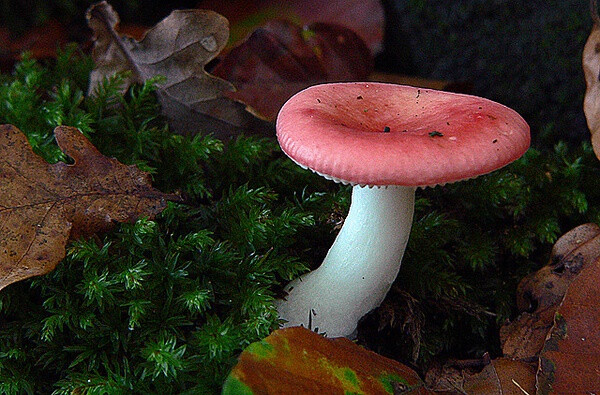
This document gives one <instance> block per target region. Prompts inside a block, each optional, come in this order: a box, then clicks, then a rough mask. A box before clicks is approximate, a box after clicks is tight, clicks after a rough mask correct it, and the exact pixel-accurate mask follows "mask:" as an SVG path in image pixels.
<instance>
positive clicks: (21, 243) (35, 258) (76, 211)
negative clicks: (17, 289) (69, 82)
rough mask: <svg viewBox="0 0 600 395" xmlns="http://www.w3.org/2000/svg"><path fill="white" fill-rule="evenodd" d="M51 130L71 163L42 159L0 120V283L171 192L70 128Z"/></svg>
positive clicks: (38, 270) (153, 208) (152, 206)
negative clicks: (161, 190)
mask: <svg viewBox="0 0 600 395" xmlns="http://www.w3.org/2000/svg"><path fill="white" fill-rule="evenodd" d="M54 134H55V137H56V141H57V143H58V145H59V146H60V148H61V149H62V150H63V152H64V153H65V154H66V155H68V156H70V157H71V158H72V159H73V160H74V162H75V163H74V164H72V165H68V164H66V163H63V162H59V163H56V164H49V163H47V162H46V161H44V160H43V159H42V158H41V157H39V156H38V155H36V154H35V153H34V152H33V151H32V149H31V146H30V145H29V144H28V142H27V139H26V137H25V135H23V133H21V131H20V130H18V129H17V128H16V127H14V126H12V125H0V289H2V288H4V287H5V286H7V285H9V284H11V283H14V282H16V281H20V280H23V279H25V278H29V277H32V276H37V275H41V274H45V273H48V272H50V271H52V270H53V269H54V267H55V266H56V265H57V264H58V262H60V261H61V260H62V258H63V257H64V255H65V245H66V243H67V241H68V240H69V239H73V238H77V237H80V236H88V235H91V234H94V233H96V232H100V231H105V230H108V229H109V228H110V227H111V226H112V225H113V224H114V222H115V221H118V222H133V221H135V220H136V219H137V218H139V217H141V216H146V217H152V216H154V215H156V214H158V213H159V212H160V211H162V210H163V208H164V207H165V205H166V199H174V198H175V197H174V196H171V195H166V194H163V193H161V192H159V191H157V190H156V189H153V188H152V187H151V186H150V178H149V176H148V174H147V173H145V172H143V171H141V170H139V169H138V168H137V167H135V166H126V165H123V164H121V163H119V162H118V161H117V160H116V159H111V158H107V157H105V156H103V155H102V154H101V153H100V152H99V151H98V150H97V149H96V148H95V147H94V146H93V145H92V144H91V143H90V142H89V141H88V140H87V139H86V138H85V137H84V136H83V134H82V133H81V132H79V131H78V130H77V129H75V128H71V127H66V126H59V127H58V128H56V129H55V131H54Z"/></svg>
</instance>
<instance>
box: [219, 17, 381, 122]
mask: <svg viewBox="0 0 600 395" xmlns="http://www.w3.org/2000/svg"><path fill="white" fill-rule="evenodd" d="M372 68H373V60H372V57H371V54H370V53H369V49H368V48H367V46H366V45H365V43H364V42H363V41H362V40H361V39H360V37H358V35H356V33H354V32H352V31H351V30H349V29H347V28H345V27H342V26H338V25H332V24H325V23H313V24H311V25H308V26H305V27H304V28H303V27H300V26H298V25H296V24H294V23H292V22H289V21H287V20H280V19H277V20H272V21H269V22H267V23H266V24H265V25H264V26H262V27H260V28H258V29H256V30H255V31H254V32H253V33H252V34H251V35H250V36H249V37H248V38H247V40H246V41H244V42H243V43H241V44H240V45H239V46H237V47H235V48H233V49H232V50H231V51H230V52H229V53H228V54H227V55H226V56H225V57H224V58H223V59H222V61H221V62H220V63H219V64H218V65H217V66H216V67H215V69H214V70H213V74H214V75H215V76H218V77H221V78H223V79H226V80H227V81H230V82H232V83H233V84H234V85H235V86H236V88H237V91H235V92H229V93H227V96H229V97H231V98H233V99H237V100H241V101H243V102H244V103H247V104H249V105H250V106H251V107H252V108H254V109H255V110H256V111H258V113H259V114H260V115H261V116H263V117H264V118H266V119H268V120H271V121H274V120H275V118H276V117H277V113H278V112H279V109H280V108H281V106H282V105H283V103H285V101H286V100H287V99H289V98H290V97H291V96H292V95H293V94H294V93H296V92H299V91H300V90H302V89H304V88H306V87H308V86H310V85H314V84H317V83H322V82H331V81H351V80H354V81H356V80H365V79H366V78H367V77H368V75H369V73H370V72H371V70H372Z"/></svg>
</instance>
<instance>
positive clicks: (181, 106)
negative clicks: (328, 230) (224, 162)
mask: <svg viewBox="0 0 600 395" xmlns="http://www.w3.org/2000/svg"><path fill="white" fill-rule="evenodd" d="M87 18H88V24H89V26H90V27H91V28H92V30H93V31H94V36H95V46H94V51H93V54H92V55H93V58H94V61H95V62H96V69H94V70H93V71H92V73H91V75H90V87H89V93H90V94H93V93H94V91H95V89H97V87H98V85H99V84H101V83H102V81H103V80H104V78H106V77H109V76H111V75H113V74H115V73H117V72H122V71H130V72H131V73H132V75H131V79H130V81H128V82H127V84H126V86H125V87H124V88H125V89H126V88H127V86H128V84H129V83H132V82H136V83H143V82H145V81H147V80H148V79H149V78H152V77H155V76H158V75H161V76H163V77H165V78H166V82H165V83H164V84H162V85H160V86H159V89H158V92H157V95H158V99H159V101H160V103H161V105H162V106H161V108H162V111H163V114H164V115H165V116H166V117H167V118H168V119H169V124H170V125H171V127H172V128H173V130H174V131H175V132H177V133H181V134H196V133H203V134H204V133H214V134H215V135H216V136H217V137H227V136H231V135H236V134H238V133H240V132H241V131H247V132H252V133H261V134H272V133H273V130H272V126H271V125H270V124H267V123H266V122H264V121H261V120H259V119H257V118H255V117H254V116H253V115H251V114H250V113H249V112H248V111H246V106H245V105H244V104H243V103H240V102H237V101H234V100H231V99H229V98H227V97H226V96H225V93H226V92H232V91H234V90H235V89H234V87H233V85H231V84H230V83H229V82H227V81H224V80H222V79H220V78H216V77H214V76H212V75H210V74H208V73H207V72H206V71H205V70H204V66H205V65H206V64H207V63H208V62H210V61H211V60H212V59H214V58H215V57H216V56H217V55H218V54H219V52H220V51H221V50H222V49H223V47H224V46H225V43H226V42H227V37H228V35H229V28H228V22H227V20H226V19H225V18H224V17H223V16H221V15H219V14H217V13H216V12H213V11H207V10H175V11H173V12H172V13H171V14H170V15H169V16H167V17H166V18H165V19H163V20H162V21H160V22H159V23H158V24H156V25H155V26H154V27H152V28H151V29H149V30H148V31H147V32H146V34H145V35H144V37H143V39H142V40H141V41H136V40H134V39H132V38H129V37H125V36H120V35H119V34H118V33H117V24H118V23H119V16H118V15H117V13H116V12H115V11H114V10H113V8H112V7H111V6H110V5H109V4H108V3H107V2H106V1H103V2H100V3H98V4H96V5H94V6H92V7H91V8H90V9H89V10H88V13H87Z"/></svg>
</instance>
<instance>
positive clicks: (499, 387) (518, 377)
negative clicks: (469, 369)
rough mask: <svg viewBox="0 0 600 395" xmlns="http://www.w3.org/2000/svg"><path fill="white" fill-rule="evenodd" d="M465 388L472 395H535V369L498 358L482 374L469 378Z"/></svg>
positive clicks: (517, 362)
mask: <svg viewBox="0 0 600 395" xmlns="http://www.w3.org/2000/svg"><path fill="white" fill-rule="evenodd" d="M463 388H464V391H465V393H466V394H472V395H491V394H498V395H527V394H530V395H533V394H534V393H535V368H534V367H532V366H531V365H529V364H526V363H524V362H521V361H515V360H511V359H508V358H497V359H494V360H492V362H491V363H490V364H489V365H487V366H486V367H485V368H484V369H483V370H482V371H481V372H480V373H478V374H475V375H472V376H467V377H466V378H465V382H464V387H463Z"/></svg>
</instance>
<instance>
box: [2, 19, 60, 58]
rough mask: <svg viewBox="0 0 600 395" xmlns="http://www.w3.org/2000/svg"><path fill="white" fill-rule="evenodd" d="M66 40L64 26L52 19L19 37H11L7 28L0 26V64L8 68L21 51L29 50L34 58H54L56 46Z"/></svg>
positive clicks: (19, 55)
mask: <svg viewBox="0 0 600 395" xmlns="http://www.w3.org/2000/svg"><path fill="white" fill-rule="evenodd" d="M68 41H69V35H68V33H67V30H66V29H65V27H64V26H63V25H61V24H60V23H58V22H57V21H55V20H52V19H51V20H49V21H47V22H46V23H44V24H43V25H40V26H36V27H34V28H32V29H31V30H29V31H27V32H26V33H25V34H23V35H22V36H20V37H11V34H10V32H9V31H8V30H7V29H3V28H2V27H0V66H1V67H2V69H5V70H9V69H10V68H12V66H13V64H14V62H16V61H18V60H19V58H20V57H21V54H22V53H23V52H29V53H30V55H31V57H33V58H34V59H48V58H54V57H56V50H57V48H58V47H59V46H61V45H66V44H67V43H68Z"/></svg>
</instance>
